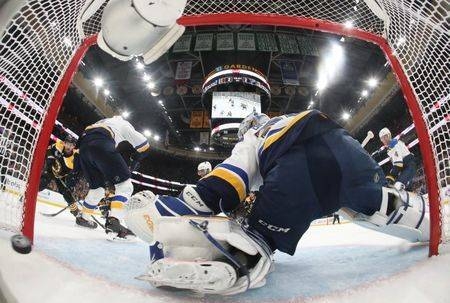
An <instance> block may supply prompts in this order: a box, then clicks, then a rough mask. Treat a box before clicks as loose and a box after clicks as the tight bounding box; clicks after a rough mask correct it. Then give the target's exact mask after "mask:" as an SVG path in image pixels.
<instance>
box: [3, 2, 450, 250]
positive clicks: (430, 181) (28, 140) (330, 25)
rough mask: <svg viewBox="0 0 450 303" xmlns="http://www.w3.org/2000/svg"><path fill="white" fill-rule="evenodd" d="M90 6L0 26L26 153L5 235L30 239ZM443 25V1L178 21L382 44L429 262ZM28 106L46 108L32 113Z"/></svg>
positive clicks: (446, 144) (436, 192)
mask: <svg viewBox="0 0 450 303" xmlns="http://www.w3.org/2000/svg"><path fill="white" fill-rule="evenodd" d="M12 1H13V2H14V0H12ZM10 2H11V1H10ZM91 2H92V1H86V2H85V1H82V0H74V1H65V0H40V1H29V2H22V1H16V7H15V8H13V9H12V10H13V11H14V13H10V14H9V15H10V19H9V22H8V23H7V24H5V25H4V28H3V30H4V32H3V33H2V39H1V41H0V68H1V69H0V79H2V77H3V79H7V80H8V81H10V83H12V84H13V86H14V87H15V88H17V89H16V90H14V89H12V88H11V86H7V85H4V84H5V82H3V83H1V82H0V84H2V86H0V97H1V98H2V99H0V101H1V100H5V102H6V103H5V102H3V101H2V105H3V107H0V115H1V116H0V122H1V126H2V127H4V128H5V129H8V130H15V131H16V133H17V135H13V137H14V138H13V139H12V140H17V139H18V140H19V141H20V140H23V142H25V143H24V144H25V146H26V149H27V151H28V152H27V153H26V154H25V153H24V154H23V155H22V156H21V157H17V155H16V156H14V157H15V158H14V159H13V156H11V155H10V156H8V157H9V158H8V159H7V161H6V162H8V163H9V164H8V169H9V167H10V166H11V165H10V163H11V162H12V163H13V164H15V165H16V167H18V169H16V168H13V169H12V173H14V174H15V175H14V178H16V179H19V180H20V181H22V182H24V186H22V187H19V188H17V193H16V195H15V196H14V193H8V194H7V195H6V196H5V197H6V198H3V197H2V198H3V199H6V201H7V203H6V204H8V205H7V206H4V207H2V206H1V205H0V227H1V228H6V229H9V230H13V231H20V230H22V231H23V233H24V234H25V235H27V236H28V237H30V238H33V227H34V213H35V204H36V197H37V190H38V187H39V177H40V173H41V169H42V166H43V163H44V156H45V149H46V147H47V144H48V141H49V137H50V132H51V130H52V128H53V125H54V123H55V119H56V116H57V114H58V111H59V108H60V106H61V104H62V101H63V97H64V95H65V92H66V91H67V88H68V86H69V84H70V82H71V79H72V77H73V75H74V74H75V72H76V70H77V66H78V64H79V63H80V61H81V59H82V58H83V55H84V53H85V52H86V51H87V49H88V48H89V47H90V46H91V45H93V44H95V41H96V39H95V38H96V36H95V35H96V33H97V32H98V31H99V27H100V19H101V12H102V8H103V7H104V4H103V5H99V8H98V10H97V11H96V12H95V13H94V14H92V16H91V17H90V18H87V19H86V20H80V19H79V16H80V15H81V12H84V11H85V10H86V8H87V5H86V3H91ZM17 3H20V6H18V4H17ZM96 3H99V1H97V2H96ZM7 5H8V3H7ZM3 9H4V7H2V10H3ZM445 18H446V10H445V0H437V1H431V0H430V1H413V0H359V1H355V0H309V1H306V0H289V1H288V0H273V1H269V0H259V1H257V0H254V1H246V0H241V1H235V0H232V1H194V0H189V1H188V4H187V7H186V9H185V12H184V15H183V17H181V18H180V19H179V21H178V22H179V23H180V24H183V25H185V26H204V25H219V24H265V25H274V26H286V27H293V28H306V29H311V30H316V31H323V32H330V33H334V34H338V35H344V36H351V37H355V38H358V39H362V40H365V41H368V42H371V43H374V44H376V45H378V46H379V47H380V49H381V50H382V51H383V52H384V54H385V56H386V58H387V60H388V61H389V63H390V65H391V68H392V70H393V72H394V73H395V74H396V76H397V79H398V82H399V84H400V86H401V88H402V91H403V94H404V96H405V100H406V102H407V105H408V108H409V110H410V113H411V115H412V117H413V121H414V124H415V128H416V132H417V135H418V138H419V142H420V150H421V153H422V157H423V164H424V170H425V174H426V179H427V188H428V195H429V204H430V216H431V225H432V226H431V241H430V255H434V254H437V252H438V246H439V243H440V242H441V240H445V238H446V236H448V232H449V231H448V225H447V219H448V217H447V216H448V215H447V214H445V209H446V207H445V205H444V204H443V203H444V201H443V199H441V195H442V191H443V190H444V189H446V188H448V186H449V185H450V172H449V164H448V157H449V149H450V130H449V123H450V109H449V103H450V102H446V103H443V104H442V105H441V103H440V102H439V101H440V100H441V99H444V98H448V94H449V91H448V88H449V87H450V83H449V82H450V81H449V78H448V70H447V69H446V65H447V66H448V58H450V51H449V34H448V32H449V28H448V23H446V19H445ZM0 25H1V24H0ZM0 30H2V28H0ZM18 91H19V92H22V96H19V95H20V94H19V93H18ZM24 96H25V97H24ZM30 100H31V101H30ZM30 102H34V104H37V105H38V106H39V107H40V108H42V109H43V110H42V111H41V112H36V111H35V110H33V108H31V107H30V106H29V104H30ZM5 104H6V105H8V104H12V105H13V106H12V108H10V107H11V106H9V107H8V106H6V105H5ZM436 104H437V105H436ZM436 107H439V108H438V109H437V110H436ZM432 109H434V111H433V112H432V114H430V112H431V110H432ZM14 110H16V112H14ZM17 110H18V111H19V112H20V113H22V115H25V116H26V117H29V118H30V117H31V118H33V121H35V123H34V124H33V125H32V126H30V125H28V124H26V123H24V122H22V121H21V119H20V115H18V114H14V113H17ZM442 121H444V123H442ZM17 130H18V131H17ZM2 165H3V166H5V164H4V163H3V162H0V167H2ZM2 168H4V167H2ZM19 170H20V171H19ZM17 171H19V172H18V173H17ZM2 174H3V172H2ZM7 174H11V172H10V171H9V172H7ZM8 177H9V175H8ZM17 197H24V198H23V199H18V198H17ZM0 203H3V201H0ZM19 216H20V218H19Z"/></svg>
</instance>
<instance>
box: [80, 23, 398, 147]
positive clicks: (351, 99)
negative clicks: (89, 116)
mask: <svg viewBox="0 0 450 303" xmlns="http://www.w3.org/2000/svg"><path fill="white" fill-rule="evenodd" d="M203 33H212V34H213V35H214V41H216V39H217V34H219V33H233V35H234V37H236V35H237V34H238V33H256V34H259V33H269V34H273V35H274V37H277V38H276V39H277V43H278V48H281V47H280V46H281V45H280V43H282V42H283V41H281V40H280V35H284V34H286V35H291V36H292V35H295V36H296V37H300V38H298V39H299V40H301V41H304V42H305V43H307V44H308V45H310V46H312V48H313V51H306V52H305V51H302V50H300V53H298V54H289V53H286V51H284V52H283V51H281V50H280V49H278V51H260V50H255V51H243V50H237V47H235V49H234V50H227V51H223V50H221V51H219V50H217V49H216V48H215V47H213V49H212V50H211V51H195V47H194V45H193V44H194V42H195V38H196V37H197V36H198V35H200V34H203ZM185 35H191V36H192V37H193V39H192V40H193V42H192V47H190V50H189V51H185V52H174V51H173V49H171V50H169V51H168V52H167V53H166V54H165V55H163V56H162V57H161V58H159V59H158V60H157V61H156V62H154V63H152V64H150V65H148V66H143V65H142V64H141V63H139V61H136V60H132V61H128V62H122V61H119V60H117V59H115V58H113V57H111V56H110V55H108V54H106V53H105V52H103V51H102V50H100V49H99V48H98V47H92V48H91V49H90V50H89V51H88V53H87V54H86V56H85V58H84V59H83V62H82V64H81V65H80V72H81V73H82V74H83V76H84V77H85V78H87V79H89V80H91V81H93V82H95V80H96V79H99V78H101V79H102V80H103V83H102V85H101V87H100V86H99V87H98V93H99V94H105V89H106V90H107V93H108V96H105V97H106V102H107V103H108V104H109V105H110V106H112V107H114V108H115V109H116V110H117V111H118V112H121V113H123V112H128V113H129V117H128V118H127V119H128V120H130V121H131V122H132V123H133V124H134V125H135V127H136V128H137V129H138V130H141V131H144V130H150V131H151V132H152V135H153V136H154V134H157V135H158V136H159V137H160V140H164V138H165V137H166V133H167V132H168V134H169V141H170V144H172V145H176V146H179V147H184V148H188V149H193V148H194V147H196V146H198V141H199V136H200V132H205V131H208V129H192V128H190V127H189V117H190V114H191V111H193V110H201V109H204V108H205V103H204V100H202V95H201V92H199V91H198V86H199V85H200V86H201V84H202V83H203V80H204V79H205V76H206V75H207V74H208V73H209V72H210V71H212V70H213V69H214V68H216V67H217V66H220V65H223V64H245V65H250V66H253V67H256V68H258V69H259V70H261V71H262V72H263V73H264V74H265V75H266V76H267V77H268V80H269V83H270V85H271V87H272V95H271V98H270V100H267V101H264V102H265V103H264V105H263V111H266V112H267V111H272V112H279V113H281V114H284V113H292V112H299V111H302V110H305V109H307V108H316V109H319V110H321V111H323V112H325V113H327V114H328V115H329V116H331V117H332V118H334V119H336V120H338V121H340V122H342V123H344V122H345V121H344V118H346V119H351V116H352V114H353V113H355V112H356V111H357V110H358V109H359V108H361V107H362V106H364V103H365V102H366V100H368V98H370V96H371V92H372V91H373V90H374V89H376V83H375V85H372V86H371V84H374V83H369V80H370V79H372V80H374V79H375V80H376V81H377V82H378V83H379V82H380V81H382V80H383V79H384V77H386V75H387V74H388V73H389V72H390V67H389V65H387V64H385V63H386V59H385V57H384V55H383V53H382V52H381V51H380V50H379V48H378V47H377V46H376V45H374V44H371V43H367V42H364V41H361V40H358V39H352V38H343V37H342V36H337V35H333V34H328V33H322V32H315V31H310V30H301V29H300V30H296V29H291V28H283V27H273V26H250V25H241V26H208V27H196V28H187V29H186V32H185ZM234 39H235V42H236V38H234ZM336 45H337V46H338V47H339V49H340V50H341V51H342V58H341V59H342V61H341V62H337V61H338V60H341V59H338V58H334V57H332V56H331V57H330V50H331V49H333V47H335V46H336ZM300 46H301V44H300ZM314 49H315V50H314ZM180 61H192V71H191V77H190V79H189V80H184V81H179V80H175V75H174V74H175V70H176V67H177V63H178V62H180ZM285 61H289V62H292V63H294V64H295V67H296V70H297V75H298V85H287V84H284V82H283V75H282V71H281V68H280V64H281V63H282V62H285ZM324 62H325V63H324ZM327 64H328V65H327ZM337 65H340V67H339V68H337V70H335V71H334V74H333V75H329V76H331V77H329V78H328V81H327V84H326V85H325V87H321V84H320V83H319V79H320V78H321V73H327V70H329V69H336V66H337ZM149 83H150V84H149ZM179 86H185V87H186V88H188V89H187V91H184V92H183V91H177V87H179ZM237 89H239V88H237ZM152 91H153V92H155V91H157V92H158V95H156V94H152ZM162 104H163V105H164V106H162ZM346 114H347V115H346ZM216 148H217V147H216Z"/></svg>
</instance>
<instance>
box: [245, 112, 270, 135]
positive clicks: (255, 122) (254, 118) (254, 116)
mask: <svg viewBox="0 0 450 303" xmlns="http://www.w3.org/2000/svg"><path fill="white" fill-rule="evenodd" d="M269 120H270V118H269V116H267V115H266V114H260V113H257V112H252V113H251V114H250V115H248V116H247V117H245V118H244V120H242V122H241V124H240V125H239V130H238V133H237V135H238V138H239V141H241V140H242V139H243V138H244V135H245V133H246V132H247V131H248V130H249V129H250V128H253V127H255V128H259V127H260V126H263V125H264V124H266V122H267V121H269Z"/></svg>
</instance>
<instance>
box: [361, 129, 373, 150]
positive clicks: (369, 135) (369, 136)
mask: <svg viewBox="0 0 450 303" xmlns="http://www.w3.org/2000/svg"><path fill="white" fill-rule="evenodd" d="M372 138H373V132H372V131H371V130H369V131H368V132H367V136H366V137H365V138H364V140H363V142H362V143H361V147H364V146H366V145H367V143H369V141H370V140H372Z"/></svg>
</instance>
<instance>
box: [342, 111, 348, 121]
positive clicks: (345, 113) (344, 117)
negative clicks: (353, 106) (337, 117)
mask: <svg viewBox="0 0 450 303" xmlns="http://www.w3.org/2000/svg"><path fill="white" fill-rule="evenodd" d="M342 119H343V120H345V121H347V120H348V119H350V114H349V113H348V112H343V113H342Z"/></svg>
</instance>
